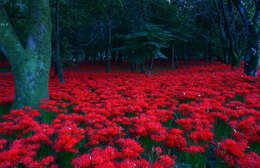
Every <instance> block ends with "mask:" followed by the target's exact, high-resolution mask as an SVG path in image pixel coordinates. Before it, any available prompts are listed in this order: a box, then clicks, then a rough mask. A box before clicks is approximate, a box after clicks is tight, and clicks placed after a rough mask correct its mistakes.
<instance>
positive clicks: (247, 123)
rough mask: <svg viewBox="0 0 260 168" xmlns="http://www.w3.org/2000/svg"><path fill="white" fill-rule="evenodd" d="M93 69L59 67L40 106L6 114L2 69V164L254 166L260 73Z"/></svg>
mask: <svg viewBox="0 0 260 168" xmlns="http://www.w3.org/2000/svg"><path fill="white" fill-rule="evenodd" d="M89 66H90V65H86V64H81V65H80V66H79V67H78V68H77V67H75V68H74V69H67V70H65V71H64V77H65V84H63V85H61V84H60V83H59V81H58V78H57V77H53V71H52V72H51V80H50V84H49V92H50V93H49V94H50V100H48V101H47V100H44V101H43V102H42V105H41V107H40V109H38V110H32V109H30V108H29V107H26V108H25V109H23V110H16V111H12V112H9V111H8V109H9V108H10V104H11V103H12V101H13V98H14V80H13V77H12V75H11V73H5V74H1V73H0V114H1V115H2V117H1V120H0V167H1V168H2V167H3V168H5V167H8V166H9V167H17V166H19V167H31V168H35V167H51V168H55V167H62V168H67V167H68V168H69V167H77V168H92V167H93V168H114V167H115V168H174V167H179V168H191V167H195V168H204V167H205V168H206V167H209V168H224V167H240V168H258V167H259V165H260V78H259V77H258V78H252V77H248V76H245V75H244V74H243V73H242V69H241V68H232V67H230V66H228V65H224V64H221V63H214V64H205V63H200V64H199V65H195V64H190V65H189V66H181V67H180V68H178V69H177V70H175V71H171V70H167V69H166V67H168V65H161V67H160V68H157V69H155V70H154V71H153V73H152V75H147V74H139V73H131V72H129V70H124V72H122V69H121V68H122V66H115V65H113V66H112V72H113V73H104V69H105V68H104V66H101V65H96V66H93V67H92V70H87V69H89ZM101 67H102V68H103V69H101ZM155 67H156V66H155ZM157 67H158V66H157ZM100 69H101V70H100ZM90 71H93V72H90ZM98 71H102V72H98ZM94 72H95V73H94ZM4 113H5V114H4ZM3 114H4V115H3Z"/></svg>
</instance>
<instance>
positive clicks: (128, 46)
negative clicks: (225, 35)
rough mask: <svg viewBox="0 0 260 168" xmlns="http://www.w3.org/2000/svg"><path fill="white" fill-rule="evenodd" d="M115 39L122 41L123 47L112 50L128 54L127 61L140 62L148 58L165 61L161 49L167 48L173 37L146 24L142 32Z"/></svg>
mask: <svg viewBox="0 0 260 168" xmlns="http://www.w3.org/2000/svg"><path fill="white" fill-rule="evenodd" d="M117 38H118V39H119V40H120V41H123V45H122V46H120V47H118V48H114V50H121V51H123V52H125V53H130V54H128V58H129V60H136V61H137V62H142V61H144V60H145V59H148V58H154V59H158V58H162V59H167V57H166V56H165V55H164V54H163V53H162V52H161V49H162V48H167V47H168V45H169V41H170V40H172V39H173V36H172V34H171V33H170V32H169V31H166V30H163V29H162V28H161V27H159V26H157V25H154V24H146V25H145V28H144V30H143V31H139V32H133V33H129V34H126V35H118V36H117Z"/></svg>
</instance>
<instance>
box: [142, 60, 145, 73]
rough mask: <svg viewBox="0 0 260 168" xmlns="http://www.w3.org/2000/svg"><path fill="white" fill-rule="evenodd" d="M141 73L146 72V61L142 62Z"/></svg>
mask: <svg viewBox="0 0 260 168" xmlns="http://www.w3.org/2000/svg"><path fill="white" fill-rule="evenodd" d="M141 73H143V74H145V66H144V61H142V62H141Z"/></svg>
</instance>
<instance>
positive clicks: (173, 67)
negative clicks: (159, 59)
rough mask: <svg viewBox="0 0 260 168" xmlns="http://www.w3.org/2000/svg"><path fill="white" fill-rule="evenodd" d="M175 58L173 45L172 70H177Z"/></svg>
mask: <svg viewBox="0 0 260 168" xmlns="http://www.w3.org/2000/svg"><path fill="white" fill-rule="evenodd" d="M174 59H175V56H174V45H173V46H172V70H175V63H174Z"/></svg>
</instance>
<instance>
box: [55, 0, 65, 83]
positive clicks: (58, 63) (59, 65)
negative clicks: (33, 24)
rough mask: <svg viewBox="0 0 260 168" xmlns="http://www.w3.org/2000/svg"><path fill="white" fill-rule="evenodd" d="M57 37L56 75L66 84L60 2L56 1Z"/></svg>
mask: <svg viewBox="0 0 260 168" xmlns="http://www.w3.org/2000/svg"><path fill="white" fill-rule="evenodd" d="M55 22H56V24H55V36H56V39H55V40H56V46H55V47H56V48H55V58H54V65H55V75H58V76H59V79H60V83H62V84H63V83H64V77H63V72H62V61H61V55H60V43H61V41H60V0H56V11H55Z"/></svg>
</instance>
